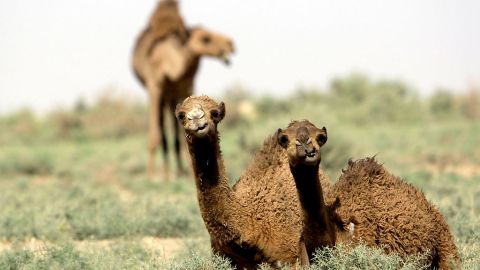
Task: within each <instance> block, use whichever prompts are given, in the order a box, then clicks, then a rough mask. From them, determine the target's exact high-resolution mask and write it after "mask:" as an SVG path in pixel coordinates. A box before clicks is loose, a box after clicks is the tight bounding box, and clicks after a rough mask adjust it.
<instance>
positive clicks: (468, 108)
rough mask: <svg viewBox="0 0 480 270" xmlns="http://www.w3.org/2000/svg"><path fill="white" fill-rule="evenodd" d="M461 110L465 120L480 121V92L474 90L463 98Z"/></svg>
mask: <svg viewBox="0 0 480 270" xmlns="http://www.w3.org/2000/svg"><path fill="white" fill-rule="evenodd" d="M460 108H461V111H462V114H463V115H464V117H465V118H467V119H471V120H476V119H480V90H478V89H475V88H472V89H470V90H469V91H467V93H466V94H465V95H463V96H461V97H460Z"/></svg>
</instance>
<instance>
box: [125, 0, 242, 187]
mask: <svg viewBox="0 0 480 270" xmlns="http://www.w3.org/2000/svg"><path fill="white" fill-rule="evenodd" d="M233 51H234V48H233V42H232V41H231V39H230V38H228V37H226V36H223V35H220V34H216V33H212V32H210V31H208V30H205V29H203V28H200V27H195V28H187V27H185V25H184V23H183V20H182V17H181V16H180V13H179V10H178V3H177V1H175V0H163V1H160V2H159V4H158V6H157V8H156V10H155V11H154V13H153V14H152V16H151V18H150V20H149V22H148V25H147V27H146V28H145V29H144V30H143V31H142V33H141V34H140V36H139V37H138V38H137V41H136V44H135V49H134V52H133V70H134V72H135V75H136V76H137V78H138V80H139V81H140V82H141V83H142V85H143V86H144V87H146V89H147V90H148V94H149V99H150V105H149V107H150V109H149V131H148V149H149V159H148V174H149V175H150V176H153V174H154V171H155V151H156V149H157V145H158V144H159V143H160V138H161V143H162V148H163V156H164V166H165V176H166V177H167V178H168V175H169V173H168V170H169V169H168V168H169V166H168V143H167V139H166V136H165V121H164V111H165V108H166V107H168V109H169V112H170V115H171V116H172V117H174V119H175V113H174V112H175V106H176V104H177V103H178V102H179V101H182V100H183V99H185V98H186V97H188V96H190V95H191V94H192V93H193V83H194V78H195V74H196V73H197V70H198V66H199V63H200V58H201V57H202V56H212V57H216V58H219V59H221V60H223V61H224V62H225V63H226V64H229V56H230V54H232V53H233ZM173 125H174V129H175V134H174V136H175V155H176V159H177V166H178V172H179V173H180V174H183V173H184V172H185V171H184V168H183V164H182V158H181V153H180V138H179V136H180V135H179V132H180V130H179V126H178V123H177V122H176V121H173ZM160 133H161V134H160Z"/></svg>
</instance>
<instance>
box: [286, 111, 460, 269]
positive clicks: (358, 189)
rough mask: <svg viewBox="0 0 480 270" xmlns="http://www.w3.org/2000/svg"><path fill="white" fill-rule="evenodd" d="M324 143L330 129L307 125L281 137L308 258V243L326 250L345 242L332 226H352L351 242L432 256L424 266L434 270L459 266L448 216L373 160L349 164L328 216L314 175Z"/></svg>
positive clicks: (335, 189) (294, 126)
mask: <svg viewBox="0 0 480 270" xmlns="http://www.w3.org/2000/svg"><path fill="white" fill-rule="evenodd" d="M326 139H327V136H326V130H324V129H317V128H315V127H314V126H313V125H312V124H311V123H309V122H308V121H305V122H300V123H298V122H294V123H292V124H291V125H290V126H289V127H288V128H287V131H283V132H280V133H279V141H280V143H281V144H282V145H284V147H286V149H287V152H288V156H289V162H290V167H291V171H292V174H293V176H294V178H295V183H296V185H297V190H298V193H299V197H300V198H301V199H300V201H301V206H302V208H303V209H302V212H303V213H304V214H303V215H304V222H305V224H304V234H303V237H304V240H305V243H306V246H307V251H308V252H309V254H311V250H312V248H313V249H314V248H315V247H312V246H310V244H313V245H316V247H322V246H325V245H332V242H333V243H337V242H342V241H345V240H346V239H345V237H343V238H342V237H339V236H338V235H337V236H336V237H335V232H336V230H332V226H331V224H334V225H335V224H336V226H337V228H341V229H343V230H345V229H347V228H348V231H349V233H351V240H352V241H354V242H362V243H365V244H366V245H368V246H371V247H383V248H384V249H385V251H386V252H387V253H390V252H395V253H397V254H399V255H400V256H402V257H404V256H406V255H411V254H419V253H428V256H427V261H426V264H428V265H430V267H431V268H439V269H450V268H451V267H454V266H455V265H457V264H458V261H459V256H458V252H457V248H456V246H455V243H454V241H453V237H452V234H451V232H450V230H449V227H448V224H447V223H446V222H445V219H444V217H443V216H442V215H441V214H440V212H439V211H438V210H437V209H436V208H435V207H433V206H432V205H431V204H430V203H429V202H428V201H427V199H426V198H425V196H424V195H423V193H422V192H420V191H418V190H417V189H416V188H414V187H413V186H412V185H410V184H407V183H406V182H404V181H402V180H401V179H399V178H397V177H395V176H393V175H392V174H390V173H389V172H388V171H386V170H385V169H384V168H383V166H382V165H380V164H378V163H377V162H376V161H375V159H374V158H365V159H361V160H358V161H356V162H352V161H349V164H348V167H347V168H346V169H345V170H344V171H343V174H342V175H341V176H340V179H339V180H338V182H337V183H335V185H334V186H333V190H332V192H331V194H330V196H337V202H336V203H334V206H332V207H331V208H330V209H327V210H330V211H332V212H330V213H328V211H327V210H325V207H324V204H323V199H322V193H321V184H320V183H319V181H318V179H317V177H316V170H318V168H319V163H320V154H319V152H318V150H319V147H320V146H321V145H322V144H323V143H324V142H325V141H326ZM302 198H303V199H302ZM328 200H331V199H327V201H328ZM326 212H327V213H326ZM333 212H334V213H333ZM305 216H306V217H305ZM332 221H333V222H332ZM347 223H348V224H347ZM315 231H317V232H318V235H317V234H315ZM340 236H342V235H340ZM343 236H344V234H343ZM348 238H350V237H348Z"/></svg>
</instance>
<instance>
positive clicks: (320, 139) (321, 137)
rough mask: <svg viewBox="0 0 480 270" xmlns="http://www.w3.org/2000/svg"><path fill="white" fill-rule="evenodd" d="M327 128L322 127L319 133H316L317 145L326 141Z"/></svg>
mask: <svg viewBox="0 0 480 270" xmlns="http://www.w3.org/2000/svg"><path fill="white" fill-rule="evenodd" d="M327 139H328V137H327V129H326V128H325V127H322V129H321V131H320V133H318V135H317V137H316V140H317V143H318V145H320V146H322V145H324V144H325V143H326V142H327Z"/></svg>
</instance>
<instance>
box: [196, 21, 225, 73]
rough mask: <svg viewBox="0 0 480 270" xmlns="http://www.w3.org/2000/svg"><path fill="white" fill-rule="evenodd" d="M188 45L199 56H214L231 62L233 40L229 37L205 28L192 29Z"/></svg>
mask: <svg viewBox="0 0 480 270" xmlns="http://www.w3.org/2000/svg"><path fill="white" fill-rule="evenodd" d="M188 47H189V48H190V49H191V50H192V51H193V52H194V53H195V54H196V55H198V56H203V55H206V56H212V57H215V58H218V59H220V60H222V61H223V62H224V63H225V64H227V65H229V64H230V55H231V54H233V52H234V48H233V42H232V40H231V39H230V38H229V37H226V36H224V35H221V34H217V33H213V32H210V31H208V30H206V29H203V28H200V27H198V28H193V29H191V30H190V38H189V39H188Z"/></svg>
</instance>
